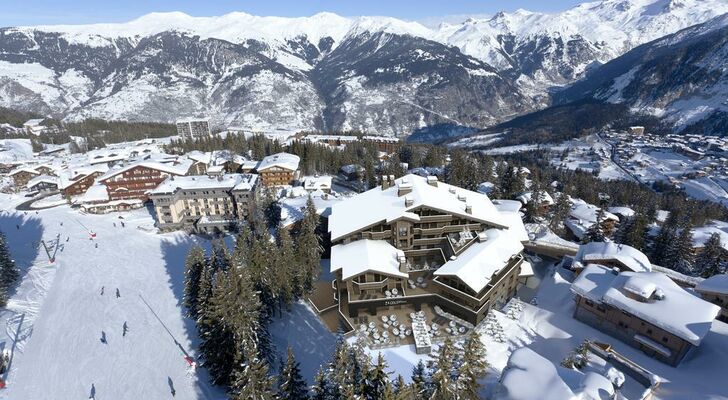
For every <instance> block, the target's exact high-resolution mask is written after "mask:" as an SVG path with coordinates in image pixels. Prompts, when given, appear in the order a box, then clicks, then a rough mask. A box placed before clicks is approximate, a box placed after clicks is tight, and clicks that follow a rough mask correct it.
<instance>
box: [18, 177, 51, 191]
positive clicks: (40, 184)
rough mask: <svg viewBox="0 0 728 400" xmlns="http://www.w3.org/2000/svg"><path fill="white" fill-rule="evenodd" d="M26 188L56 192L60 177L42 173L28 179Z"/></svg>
mask: <svg viewBox="0 0 728 400" xmlns="http://www.w3.org/2000/svg"><path fill="white" fill-rule="evenodd" d="M26 188H27V189H28V191H29V192H54V191H57V190H58V178H57V177H55V176H50V175H40V176H36V177H35V178H33V179H31V180H29V181H28V184H27V185H26Z"/></svg>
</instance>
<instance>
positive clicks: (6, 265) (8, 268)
mask: <svg viewBox="0 0 728 400" xmlns="http://www.w3.org/2000/svg"><path fill="white" fill-rule="evenodd" d="M19 277H20V273H19V272H18V267H17V266H16V265H15V261H13V259H12V257H11V256H10V249H8V244H7V239H6V238H5V234H4V233H3V232H1V231H0V307H5V305H6V304H7V301H8V292H9V291H10V288H12V287H13V285H14V284H15V282H16V281H17V280H18V278H19Z"/></svg>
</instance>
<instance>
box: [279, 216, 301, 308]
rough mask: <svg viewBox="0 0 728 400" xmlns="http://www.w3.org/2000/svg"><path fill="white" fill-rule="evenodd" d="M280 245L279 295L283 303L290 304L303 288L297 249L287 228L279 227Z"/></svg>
mask: <svg viewBox="0 0 728 400" xmlns="http://www.w3.org/2000/svg"><path fill="white" fill-rule="evenodd" d="M278 236H279V245H278V251H277V252H276V261H277V262H276V265H275V269H274V270H275V271H276V279H277V280H278V283H279V284H278V290H279V297H280V299H281V302H282V304H284V305H286V306H288V305H290V304H291V303H292V302H293V299H294V298H295V297H296V296H298V295H300V293H301V288H300V284H299V282H298V280H299V277H298V263H296V251H295V249H294V248H293V239H291V234H290V233H289V232H288V230H287V229H279V230H278Z"/></svg>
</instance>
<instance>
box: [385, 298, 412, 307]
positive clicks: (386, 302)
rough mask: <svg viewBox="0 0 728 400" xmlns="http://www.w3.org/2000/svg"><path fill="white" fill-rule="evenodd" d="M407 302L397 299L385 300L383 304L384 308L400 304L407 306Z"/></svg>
mask: <svg viewBox="0 0 728 400" xmlns="http://www.w3.org/2000/svg"><path fill="white" fill-rule="evenodd" d="M407 303H409V301H407V300H405V299H398V300H387V301H385V302H384V305H385V306H398V305H400V304H407Z"/></svg>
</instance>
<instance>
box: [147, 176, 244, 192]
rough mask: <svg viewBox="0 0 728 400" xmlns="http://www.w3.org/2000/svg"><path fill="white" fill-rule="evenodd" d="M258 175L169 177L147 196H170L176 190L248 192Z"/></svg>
mask: <svg viewBox="0 0 728 400" xmlns="http://www.w3.org/2000/svg"><path fill="white" fill-rule="evenodd" d="M257 180H258V175H255V174H228V175H222V176H219V177H213V176H208V175H191V176H170V177H168V178H167V179H165V180H164V182H162V183H160V184H159V186H157V187H156V188H154V189H152V190H149V191H148V192H147V193H148V194H152V195H154V194H171V193H174V192H176V191H177V190H205V189H208V190H212V189H219V190H233V189H241V190H242V189H244V190H250V189H251V188H252V187H253V186H255V182H256V181H257Z"/></svg>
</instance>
